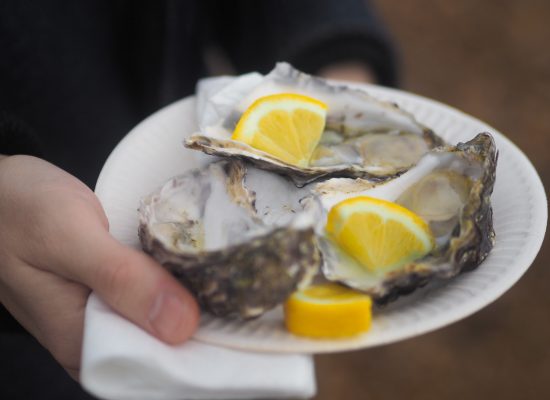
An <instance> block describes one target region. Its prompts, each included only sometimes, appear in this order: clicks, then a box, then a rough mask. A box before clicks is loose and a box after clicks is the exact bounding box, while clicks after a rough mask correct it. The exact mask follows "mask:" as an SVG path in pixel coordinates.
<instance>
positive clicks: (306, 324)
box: [284, 283, 372, 338]
mask: <svg viewBox="0 0 550 400" xmlns="http://www.w3.org/2000/svg"><path fill="white" fill-rule="evenodd" d="M371 308H372V300H371V298H370V297H369V296H367V295H366V294H363V293H359V292H357V291H355V290H352V289H348V288H346V287H344V286H341V285H338V284H335V283H329V284H321V285H313V286H310V287H308V288H306V289H304V290H302V291H298V292H295V293H293V294H292V295H291V296H290V297H289V298H288V300H287V301H286V303H285V306H284V310H285V325H286V327H287V329H288V330H289V331H290V332H291V333H293V334H295V335H300V336H307V337H312V338H341V337H349V336H354V335H357V334H360V333H362V332H366V331H367V330H368V329H369V328H370V325H371Z"/></svg>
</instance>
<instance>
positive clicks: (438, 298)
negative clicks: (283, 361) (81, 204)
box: [96, 85, 547, 353]
mask: <svg viewBox="0 0 550 400" xmlns="http://www.w3.org/2000/svg"><path fill="white" fill-rule="evenodd" d="M365 89H367V90H368V91H369V92H371V93H372V94H373V95H376V96H377V97H379V98H381V99H386V100H391V101H394V102H396V103H398V104H399V105H400V106H401V107H403V108H404V109H406V110H408V111H410V112H412V113H413V114H414V115H415V116H416V117H417V119H418V120H419V121H420V122H422V123H424V124H426V125H427V126H429V127H431V128H433V129H434V130H435V132H437V133H438V134H439V135H441V136H442V137H443V138H444V139H446V140H447V141H449V142H450V143H456V142H458V141H464V140H469V139H471V138H472V137H473V136H474V135H475V134H477V133H479V132H482V131H488V132H490V133H491V134H493V136H494V137H495V139H496V143H497V147H498V149H499V152H500V157H499V163H498V167H497V179H496V184H495V189H494V193H493V196H492V202H493V210H494V227H495V231H496V237H497V242H496V246H495V248H494V249H493V250H492V252H491V254H490V255H489V257H488V258H487V259H486V260H485V262H484V263H483V264H482V265H481V266H480V267H479V268H478V269H477V270H475V271H473V272H469V273H465V274H463V275H461V276H459V277H457V278H456V279H454V280H451V281H449V282H446V283H437V284H431V285H428V286H427V287H425V288H423V289H420V290H417V291H416V292H415V293H414V294H413V295H411V296H406V297H404V298H402V299H400V300H398V301H397V302H395V303H394V304H392V305H390V306H389V307H387V308H386V309H384V310H381V311H377V312H376V313H375V317H374V319H373V325H372V329H371V330H370V331H369V332H368V333H366V334H364V335H362V336H358V337H355V338H353V339H345V340H309V339H304V338H299V337H296V336H293V335H292V334H290V333H288V332H287V331H286V330H285V329H284V327H283V324H282V312H281V310H280V309H276V310H274V311H272V312H270V313H268V314H266V315H264V316H263V317H261V318H259V319H257V320H254V321H251V322H246V323H243V322H238V321H231V320H226V319H220V318H214V317H211V316H209V315H203V317H202V319H201V324H200V328H199V330H198V331H197V333H196V335H195V339H196V340H199V341H203V342H207V343H211V344H216V345H220V346H226V347H232V348H239V349H245V350H255V351H269V352H294V353H322V352H332V351H343V350H351V349H359V348H365V347H370V346H376V345H380V344H386V343H391V342H395V341H398V340H402V339H406V338H410V337H413V336H416V335H420V334H422V333H426V332H429V331H432V330H434V329H437V328H441V327H443V326H445V325H448V324H450V323H452V322H455V321H458V320H460V319H462V318H464V317H466V316H468V315H470V314H472V313H474V312H476V311H478V310H479V309H481V308H482V307H484V306H486V305H488V304H489V303H491V302H492V301H494V300H495V299H497V298H498V297H499V296H500V295H502V294H503V293H504V292H505V291H506V290H507V289H509V288H510V287H511V286H512V285H513V284H514V283H515V282H516V281H517V280H518V279H519V278H520V277H521V275H522V274H523V273H524V272H525V271H526V270H527V268H528V267H529V265H531V263H532V262H533V260H534V258H535V256H536V254H537V252H538V251H539V248H540V246H541V244H542V240H543V237H544V232H545V229H546V221H547V203H546V196H545V193H544V189H543V186H542V183H541V181H540V179H539V177H538V175H537V173H536V171H535V169H534V168H533V166H532V165H531V163H530V162H529V160H528V159H527V158H526V157H525V155H524V154H523V153H522V152H521V151H520V150H519V149H518V148H517V147H516V146H515V145H514V144H513V143H512V142H510V141H509V140H508V139H506V138H505V137H504V136H503V135H502V134H500V133H498V132H497V131H496V130H495V129H493V128H491V127H489V126H488V125H486V124H484V123H483V122H481V121H479V120H477V119H475V118H472V117H470V116H468V115H465V114H463V113H461V112H460V111H457V110H455V109H453V108H450V107H448V106H446V105H443V104H441V103H438V102H435V101H433V100H429V99H426V98H423V97H420V96H417V95H413V94H410V93H405V92H401V91H398V90H393V89H387V88H381V87H377V86H372V85H366V86H365ZM195 130H196V123H195V115H194V99H193V98H187V99H184V100H181V101H178V102H176V103H174V104H172V105H170V106H168V107H166V108H164V109H162V110H160V111H159V112H157V113H155V114H153V115H152V116H151V117H149V118H147V119H146V120H145V121H143V122H142V123H140V124H139V125H138V126H137V127H136V128H134V129H133V130H132V131H131V132H130V133H129V134H128V135H127V136H126V137H125V138H124V139H123V140H122V141H121V142H120V143H119V145H118V146H117V147H116V148H115V149H114V151H113V152H112V154H111V155H110V157H109V159H108V160H107V162H106V163H105V166H104V167H103V170H102V171H101V174H100V176H99V179H98V182H97V186H96V193H97V195H98V196H99V198H100V200H101V202H102V204H103V207H104V208H105V212H106V213H107V216H108V218H109V222H110V227H111V233H112V234H113V235H114V236H115V237H116V238H117V239H119V240H120V241H121V242H123V243H125V244H128V245H130V246H134V247H138V248H139V241H138V237H137V228H138V219H137V212H136V210H137V207H138V202H139V199H140V198H141V197H142V196H144V195H146V194H148V193H149V192H151V191H153V190H155V189H156V188H157V187H158V186H160V185H161V184H162V183H164V182H165V181H166V180H167V179H169V178H171V177H172V176H174V175H178V174H181V173H182V172H184V171H186V170H187V169H190V168H193V167H196V166H198V165H201V164H203V163H205V162H207V161H208V156H205V155H203V154H202V153H199V152H196V151H192V150H188V149H185V148H184V147H183V145H182V141H183V139H184V137H185V136H186V135H189V134H190V133H192V132H194V131H195Z"/></svg>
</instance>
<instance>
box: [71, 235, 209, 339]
mask: <svg viewBox="0 0 550 400" xmlns="http://www.w3.org/2000/svg"><path fill="white" fill-rule="evenodd" d="M77 247H80V251H79V252H78V253H77V254H78V258H80V267H79V268H77V269H76V270H75V269H74V268H73V270H74V271H73V272H74V273H76V275H77V276H76V277H75V278H76V280H79V281H80V282H82V283H84V284H85V285H86V286H88V287H90V288H91V289H93V290H94V291H95V292H96V293H97V294H98V295H99V296H100V297H101V298H102V299H103V300H104V301H105V302H107V303H108V304H109V305H110V306H111V307H112V308H113V309H114V310H116V311H117V312H119V313H120V314H122V315H123V316H124V317H126V318H127V319H129V320H130V321H132V322H134V323H135V324H137V325H139V326H140V327H142V328H143V329H145V330H146V331H148V332H149V333H151V334H153V335H154V336H156V337H158V338H159V339H161V340H163V341H165V342H167V343H169V344H178V343H181V342H183V341H185V340H186V339H188V338H189V337H190V336H191V335H192V334H193V332H194V331H195V330H196V328H197V325H198V321H199V308H198V306H197V303H196V301H195V299H194V298H193V297H192V296H191V294H190V293H189V292H188V291H187V290H186V289H185V288H184V287H183V286H182V285H181V284H180V283H179V282H177V281H176V279H175V278H174V277H173V276H172V275H171V274H170V273H169V272H168V271H167V270H165V269H164V268H163V267H162V266H161V265H159V264H158V263H157V262H155V261H154V260H153V259H152V258H150V257H149V256H147V255H146V254H144V253H142V252H140V251H137V250H134V249H132V248H129V247H126V246H124V245H122V244H121V243H119V242H118V241H116V240H115V239H114V238H113V237H112V236H111V235H110V234H109V233H108V232H107V231H106V230H103V229H97V230H93V231H88V235H87V243H86V246H84V247H83V246H77ZM83 259H84V260H87V261H86V262H85V263H82V260H83ZM75 261H76V260H75ZM71 264H72V265H73V266H74V265H75V264H74V263H71Z"/></svg>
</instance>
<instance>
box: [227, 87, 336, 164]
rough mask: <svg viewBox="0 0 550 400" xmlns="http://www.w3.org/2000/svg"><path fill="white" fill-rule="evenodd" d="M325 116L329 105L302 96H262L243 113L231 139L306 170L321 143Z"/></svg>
mask: <svg viewBox="0 0 550 400" xmlns="http://www.w3.org/2000/svg"><path fill="white" fill-rule="evenodd" d="M326 113H327V106H326V104H324V103H323V102H321V101H319V100H317V99H314V98H312V97H308V96H303V95H300V94H294V93H281V94H274V95H269V96H265V97H260V98H259V99H257V100H256V101H255V102H254V103H253V104H252V105H251V106H250V107H249V108H248V109H247V110H246V111H245V112H244V114H243V115H242V117H241V119H240V120H239V122H238V123H237V126H236V128H235V131H234V132H233V135H232V136H231V139H233V140H237V141H241V142H244V143H246V144H248V145H250V146H252V147H254V148H256V149H258V150H261V151H264V152H266V153H268V154H270V155H271V156H273V157H275V158H277V159H279V160H281V161H284V162H286V163H288V164H291V165H295V166H298V167H306V166H307V165H308V164H309V159H310V158H311V155H312V154H313V151H314V150H315V148H316V147H317V144H318V143H319V141H320V140H321V135H322V133H323V130H324V129H325V120H326Z"/></svg>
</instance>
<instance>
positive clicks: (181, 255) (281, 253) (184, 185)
mask: <svg viewBox="0 0 550 400" xmlns="http://www.w3.org/2000/svg"><path fill="white" fill-rule="evenodd" d="M220 171H223V172H224V174H225V179H224V181H223V184H224V185H226V188H227V193H228V198H230V199H231V201H232V202H233V205H232V207H234V206H235V205H237V206H238V207H239V208H240V209H242V210H244V212H245V214H243V215H247V214H249V215H250V220H247V221H246V222H247V224H257V226H258V230H257V231H254V230H253V231H252V232H257V233H254V234H253V235H252V237H245V238H243V239H242V240H240V241H237V242H236V243H234V244H229V245H227V246H223V247H221V248H219V249H204V246H197V248H196V249H193V247H192V246H191V247H189V246H188V244H189V243H192V244H193V245H194V244H195V243H200V242H201V240H195V239H193V240H190V239H189V238H186V240H185V243H186V244H185V245H180V244H178V243H179V242H178V240H180V239H181V236H182V234H183V235H184V236H185V235H188V234H192V232H193V230H192V229H191V228H190V227H192V226H197V224H200V221H189V218H190V217H189V215H191V214H193V213H195V211H193V210H191V206H188V207H189V209H188V210H186V209H185V207H186V205H185V204H182V205H181V209H178V210H176V211H177V212H173V211H174V210H170V213H168V215H170V218H169V219H171V220H166V218H164V217H163V214H162V212H161V209H162V208H163V207H164V208H166V203H165V200H166V199H167V198H168V199H169V198H172V199H174V198H178V196H179V195H182V194H183V197H184V198H185V194H186V193H201V196H204V194H205V193H208V192H209V191H210V192H213V191H214V189H212V186H213V180H215V179H218V178H219V176H220V174H219V172H220ZM214 172H215V173H214ZM246 173H247V166H246V165H245V164H244V163H242V162H240V161H235V160H234V161H220V162H216V163H213V164H210V165H209V166H207V167H205V169H203V170H193V171H190V172H188V173H187V174H184V175H182V176H180V177H177V178H174V179H172V180H170V181H169V182H167V183H166V184H165V185H164V187H163V188H161V189H160V190H159V191H157V192H155V193H153V194H151V195H150V196H148V197H146V198H145V199H143V200H142V204H141V207H140V210H139V214H140V226H139V237H140V240H141V244H142V247H143V249H144V250H145V251H146V252H147V253H149V254H150V255H151V256H152V257H153V258H155V259H156V260H157V261H158V262H159V263H161V264H162V265H163V266H165V267H166V268H167V269H169V270H170V271H171V272H172V273H173V274H174V276H176V277H177V278H178V279H179V280H180V281H181V282H182V283H183V284H184V285H185V286H186V287H188V288H189V289H190V290H191V291H192V292H193V293H194V295H195V296H196V297H197V299H198V300H199V302H200V304H201V305H202V306H203V307H204V309H206V310H207V311H209V312H211V313H213V314H214V315H217V316H236V317H239V318H242V319H248V318H254V317H258V316H259V315H261V314H262V313H264V312H265V311H267V310H269V309H271V308H273V307H275V306H277V305H278V304H281V303H282V302H283V301H284V300H285V299H286V298H287V297H288V295H290V293H292V292H293V291H295V290H296V289H297V288H299V287H301V286H303V285H306V284H307V283H308V282H309V281H310V279H311V277H312V276H313V275H314V274H315V273H316V272H317V271H318V268H319V266H320V262H321V260H320V253H319V250H318V247H317V240H316V236H315V234H314V231H313V228H312V227H311V226H308V225H307V224H302V223H293V222H291V223H289V224H288V225H287V226H279V227H266V226H263V225H262V222H261V219H260V218H259V217H258V216H257V215H255V193H253V192H251V191H249V190H248V189H247V188H246V185H245V176H246ZM218 183H219V182H218ZM199 185H203V186H204V187H198V186H199ZM209 185H210V186H209ZM189 200H190V202H191V203H194V204H195V205H196V204H197V201H198V200H199V199H197V198H195V199H189ZM201 201H204V202H207V201H208V200H207V199H206V200H205V199H204V197H203V199H202V200H201ZM169 206H170V207H169V208H174V207H175V206H173V205H172V204H169ZM215 206H218V207H223V206H224V205H223V204H215ZM204 208H207V206H206V205H205V206H204ZM187 211H189V212H187ZM164 216H165V215H164ZM174 216H176V217H174ZM163 218H164V220H163ZM251 221H252V222H251ZM171 226H174V227H177V228H176V229H175V230H170V229H168V230H167V229H164V227H168V228H170V227H171ZM159 227H161V228H163V229H159ZM182 227H183V233H182ZM252 228H256V226H253V227H252ZM199 231H200V230H199ZM178 238H179V239H178ZM232 240H234V238H232Z"/></svg>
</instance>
